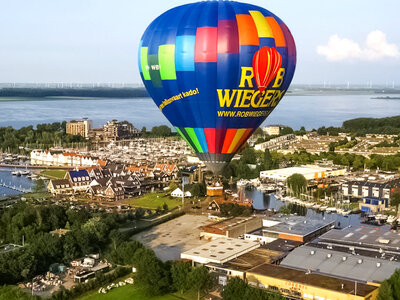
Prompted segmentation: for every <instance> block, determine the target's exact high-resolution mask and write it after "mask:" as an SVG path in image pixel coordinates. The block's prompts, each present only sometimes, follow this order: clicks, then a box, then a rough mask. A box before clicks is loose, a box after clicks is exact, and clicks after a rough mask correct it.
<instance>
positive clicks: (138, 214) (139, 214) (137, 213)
mask: <svg viewBox="0 0 400 300" xmlns="http://www.w3.org/2000/svg"><path fill="white" fill-rule="evenodd" d="M145 213H146V211H145V210H144V209H143V208H141V207H139V208H137V209H136V211H135V217H136V220H140V219H141V218H143V217H144V214H145Z"/></svg>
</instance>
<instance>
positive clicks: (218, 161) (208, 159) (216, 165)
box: [196, 153, 235, 175]
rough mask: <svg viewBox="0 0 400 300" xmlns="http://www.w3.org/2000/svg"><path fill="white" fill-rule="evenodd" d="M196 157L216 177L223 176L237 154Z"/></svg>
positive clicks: (212, 154) (200, 155)
mask: <svg viewBox="0 0 400 300" xmlns="http://www.w3.org/2000/svg"><path fill="white" fill-rule="evenodd" d="M196 155H197V157H198V158H200V160H201V161H203V162H204V163H205V164H206V166H207V169H208V170H210V171H212V172H213V173H214V175H221V174H222V171H223V170H224V169H225V167H226V166H227V165H228V164H229V162H230V161H231V159H232V158H233V156H234V155H235V153H196Z"/></svg>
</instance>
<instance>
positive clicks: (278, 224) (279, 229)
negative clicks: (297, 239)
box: [262, 216, 335, 236]
mask: <svg viewBox="0 0 400 300" xmlns="http://www.w3.org/2000/svg"><path fill="white" fill-rule="evenodd" d="M334 223H335V222H332V221H325V220H317V219H310V218H306V217H302V216H282V217H271V218H268V219H264V220H263V228H262V231H263V232H269V233H271V232H274V233H286V234H291V235H299V236H307V235H309V234H311V233H313V232H315V231H317V230H319V229H322V228H324V227H326V226H330V225H334Z"/></svg>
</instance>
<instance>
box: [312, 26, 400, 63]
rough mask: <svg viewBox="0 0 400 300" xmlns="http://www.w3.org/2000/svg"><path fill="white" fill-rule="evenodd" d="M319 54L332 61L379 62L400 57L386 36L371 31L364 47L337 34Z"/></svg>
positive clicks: (318, 50)
mask: <svg viewBox="0 0 400 300" xmlns="http://www.w3.org/2000/svg"><path fill="white" fill-rule="evenodd" d="M317 53H318V54H319V55H322V56H325V57H326V59H328V60H331V61H339V60H345V59H359V60H378V59H381V58H385V57H395V58H398V57H400V52H399V48H398V47H397V45H396V44H389V43H388V42H387V40H386V35H385V33H383V32H382V31H380V30H374V31H371V32H370V33H369V34H368V36H367V40H366V43H365V45H364V46H360V45H359V44H358V43H357V42H354V41H352V40H349V39H346V38H340V37H339V36H338V35H337V34H335V35H332V36H331V37H330V38H329V41H328V44H327V45H325V46H318V47H317Z"/></svg>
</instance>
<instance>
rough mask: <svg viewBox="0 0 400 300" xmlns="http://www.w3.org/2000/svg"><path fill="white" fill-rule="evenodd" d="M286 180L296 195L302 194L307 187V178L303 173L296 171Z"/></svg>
mask: <svg viewBox="0 0 400 300" xmlns="http://www.w3.org/2000/svg"><path fill="white" fill-rule="evenodd" d="M286 182H287V185H288V187H289V188H290V189H291V190H292V192H293V193H294V194H295V196H296V197H300V194H301V193H304V192H305V191H306V189H307V179H306V178H305V177H304V176H303V175H302V174H299V173H294V174H293V175H291V176H289V177H288V178H287V180H286Z"/></svg>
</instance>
